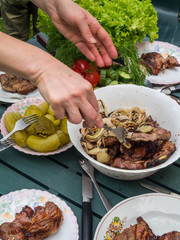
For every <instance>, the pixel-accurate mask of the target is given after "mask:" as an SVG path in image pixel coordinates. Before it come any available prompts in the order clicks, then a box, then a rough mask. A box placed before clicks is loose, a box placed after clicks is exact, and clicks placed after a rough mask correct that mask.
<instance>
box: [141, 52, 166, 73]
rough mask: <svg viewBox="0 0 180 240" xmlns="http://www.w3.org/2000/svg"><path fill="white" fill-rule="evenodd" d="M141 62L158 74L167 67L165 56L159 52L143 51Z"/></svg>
mask: <svg viewBox="0 0 180 240" xmlns="http://www.w3.org/2000/svg"><path fill="white" fill-rule="evenodd" d="M140 63H141V64H142V65H145V66H146V67H148V68H149V69H150V71H151V74H152V75H158V74H159V73H160V72H161V71H162V70H164V69H166V67H167V62H166V60H165V58H164V57H163V56H162V55H161V54H160V53H157V52H149V53H143V54H142V55H141V58H140Z"/></svg>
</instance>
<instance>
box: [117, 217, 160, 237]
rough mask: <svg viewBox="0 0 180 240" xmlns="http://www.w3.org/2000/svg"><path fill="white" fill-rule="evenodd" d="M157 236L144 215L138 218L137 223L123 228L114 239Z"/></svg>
mask: <svg viewBox="0 0 180 240" xmlns="http://www.w3.org/2000/svg"><path fill="white" fill-rule="evenodd" d="M155 239H156V236H155V235H154V233H153V232H152V230H151V229H150V227H149V225H148V224H147V223H146V222H145V221H144V219H143V218H142V217H139V218H137V224H135V225H133V226H130V227H129V228H126V229H124V230H123V232H122V233H120V234H119V235H117V236H115V238H114V240H155Z"/></svg>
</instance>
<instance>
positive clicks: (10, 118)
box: [4, 112, 27, 147]
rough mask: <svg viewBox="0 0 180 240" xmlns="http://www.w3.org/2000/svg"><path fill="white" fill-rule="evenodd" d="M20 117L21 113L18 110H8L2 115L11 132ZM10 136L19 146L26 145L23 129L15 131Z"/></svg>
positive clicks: (25, 135)
mask: <svg viewBox="0 0 180 240" xmlns="http://www.w3.org/2000/svg"><path fill="white" fill-rule="evenodd" d="M20 118H22V116H21V114H20V113H18V112H9V113H7V114H6V115H5V116H4V123H5V126H6V128H7V130H8V132H11V131H12V130H13V129H14V126H15V124H16V122H17V120H19V119H20ZM12 138H13V139H14V140H15V142H16V144H17V145H18V146H20V147H26V146H27V145H26V140H27V134H26V131H25V130H21V131H17V132H15V133H14V134H13V135H12Z"/></svg>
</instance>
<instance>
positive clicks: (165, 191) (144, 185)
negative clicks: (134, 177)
mask: <svg viewBox="0 0 180 240" xmlns="http://www.w3.org/2000/svg"><path fill="white" fill-rule="evenodd" d="M140 184H141V186H143V187H145V188H147V189H149V190H151V191H153V192H157V193H165V194H169V195H174V196H179V197H180V195H178V194H176V193H173V192H169V191H167V190H164V189H162V188H159V187H156V186H152V185H149V184H146V183H142V182H140Z"/></svg>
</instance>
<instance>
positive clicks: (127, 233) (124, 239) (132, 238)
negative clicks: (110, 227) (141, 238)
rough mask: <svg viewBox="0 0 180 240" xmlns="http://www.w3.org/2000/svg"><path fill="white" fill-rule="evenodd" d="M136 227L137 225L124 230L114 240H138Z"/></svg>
mask: <svg viewBox="0 0 180 240" xmlns="http://www.w3.org/2000/svg"><path fill="white" fill-rule="evenodd" d="M136 227H137V224H135V225H133V226H130V227H129V228H126V229H124V230H123V232H122V233H121V234H119V235H117V236H115V238H114V240H136Z"/></svg>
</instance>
